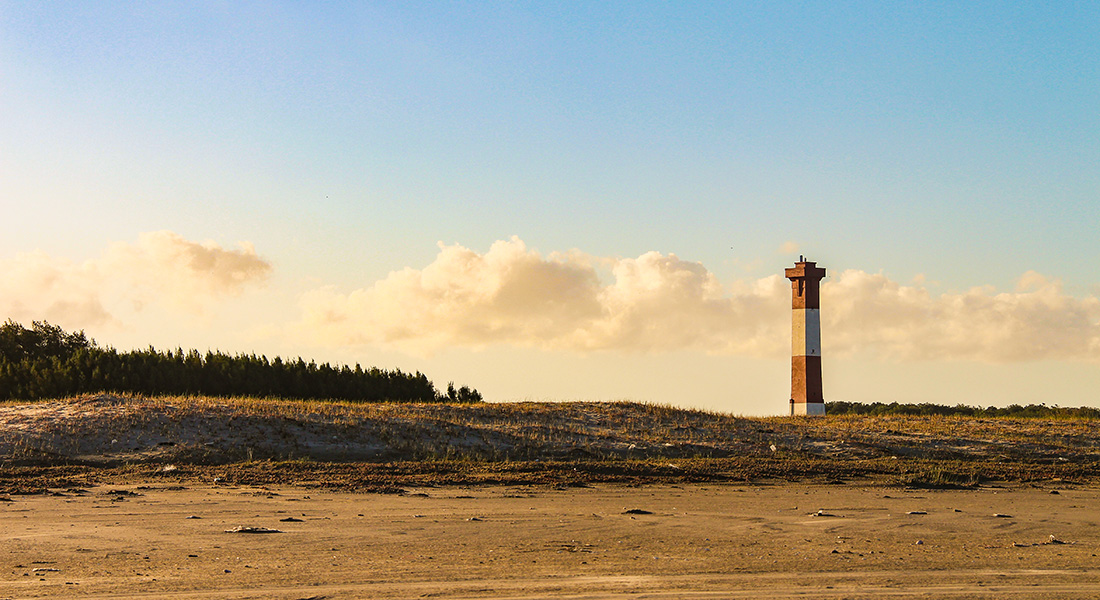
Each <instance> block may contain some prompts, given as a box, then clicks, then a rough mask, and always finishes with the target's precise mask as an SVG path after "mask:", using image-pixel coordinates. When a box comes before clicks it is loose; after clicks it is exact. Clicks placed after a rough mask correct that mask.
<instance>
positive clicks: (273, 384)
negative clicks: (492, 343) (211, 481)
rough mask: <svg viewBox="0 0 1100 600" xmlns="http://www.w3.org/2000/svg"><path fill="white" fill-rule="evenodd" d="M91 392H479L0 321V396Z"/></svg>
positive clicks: (462, 395) (423, 395)
mask: <svg viewBox="0 0 1100 600" xmlns="http://www.w3.org/2000/svg"><path fill="white" fill-rule="evenodd" d="M94 392H121V393H132V394H140V395H147V396H174V395H196V396H252V397H277V398H293V399H303V400H305V399H310V400H328V399H331V400H346V401H351V402H384V401H400V402H480V401H481V399H482V398H481V394H480V393H478V391H477V390H475V389H471V388H469V387H467V386H462V387H461V388H458V389H455V386H454V383H450V384H449V385H448V386H447V390H446V391H445V392H440V391H438V390H437V389H436V388H435V385H434V384H433V383H432V382H431V381H429V380H428V378H427V376H425V375H424V374H423V373H420V372H419V371H418V372H416V373H405V372H402V371H401V370H400V369H394V370H392V371H387V370H383V369H378V368H376V367H370V368H367V369H364V368H363V367H361V366H360V365H358V364H356V365H355V367H354V368H353V367H349V366H347V365H343V366H333V365H330V364H328V363H324V364H320V365H318V364H317V363H316V362H314V361H310V362H308V363H307V362H305V361H304V360H302V359H301V357H299V358H297V359H295V360H283V359H282V358H280V357H275V358H274V359H273V360H268V358H267V357H266V356H256V355H255V354H236V355H228V354H224V353H222V352H220V351H218V352H214V351H207V352H206V353H205V354H203V353H200V352H199V351H197V350H187V351H184V350H183V349H182V348H177V349H176V350H175V351H172V350H168V351H163V352H162V351H160V350H157V349H155V348H153V347H152V346H150V347H149V348H148V349H146V350H134V351H130V352H119V351H118V350H115V349H114V348H110V347H108V348H102V347H100V346H98V345H97V344H96V343H95V340H93V339H90V338H89V337H87V336H86V335H85V334H84V332H83V331H80V332H76V333H69V332H66V331H64V330H63V329H62V328H60V327H58V326H56V325H51V324H49V323H47V322H45V321H34V322H33V323H32V324H31V327H30V329H28V328H25V327H23V326H22V325H20V324H19V323H16V322H14V321H12V320H10V319H9V320H8V321H7V322H5V323H4V324H3V325H0V400H14V399H18V400H34V399H40V398H60V397H64V396H72V395H76V394H84V393H94Z"/></svg>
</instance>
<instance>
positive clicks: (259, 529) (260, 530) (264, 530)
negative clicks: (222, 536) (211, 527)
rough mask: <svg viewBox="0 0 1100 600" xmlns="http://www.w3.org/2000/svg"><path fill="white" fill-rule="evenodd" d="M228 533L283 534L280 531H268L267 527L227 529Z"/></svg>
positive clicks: (242, 526) (240, 526) (241, 526)
mask: <svg viewBox="0 0 1100 600" xmlns="http://www.w3.org/2000/svg"><path fill="white" fill-rule="evenodd" d="M225 532H226V533H282V531H279V530H278V529H268V528H267V527H246V526H244V525H239V526H237V527H234V528H233V529H226V530H225Z"/></svg>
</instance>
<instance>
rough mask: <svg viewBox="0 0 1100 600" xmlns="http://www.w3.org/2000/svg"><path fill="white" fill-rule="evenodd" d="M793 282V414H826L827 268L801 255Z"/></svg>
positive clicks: (790, 273) (790, 276) (789, 276)
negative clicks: (823, 321) (823, 386)
mask: <svg viewBox="0 0 1100 600" xmlns="http://www.w3.org/2000/svg"><path fill="white" fill-rule="evenodd" d="M785 274H786V276H787V279H790V280H791V309H792V313H793V315H792V317H793V318H792V320H791V415H792V416H793V415H824V414H825V398H824V396H822V395H821V312H820V311H821V300H820V293H819V290H820V287H821V279H822V278H823V277H825V269H823V268H821V267H818V266H817V263H814V262H810V261H807V260H806V259H805V257H802V256H799V257H798V262H796V263H795V264H794V268H792V269H786V270H785Z"/></svg>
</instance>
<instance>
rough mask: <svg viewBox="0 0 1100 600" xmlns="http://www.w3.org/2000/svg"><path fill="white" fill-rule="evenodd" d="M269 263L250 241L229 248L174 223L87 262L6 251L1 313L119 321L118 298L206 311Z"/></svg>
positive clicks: (64, 321)
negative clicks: (186, 233)
mask: <svg viewBox="0 0 1100 600" xmlns="http://www.w3.org/2000/svg"><path fill="white" fill-rule="evenodd" d="M270 270H271V266H270V265H269V264H268V263H267V262H266V261H264V260H263V259H262V258H260V257H259V256H257V255H256V252H255V250H254V249H253V248H252V247H251V245H248V244H241V247H240V248H239V249H236V250H227V249H224V248H222V247H221V246H219V245H218V244H216V243H214V242H209V241H208V242H202V243H198V242H192V241H189V240H186V239H184V238H182V237H180V236H179V235H177V234H175V233H172V232H169V231H157V232H152V233H143V234H141V235H140V236H139V237H138V240H137V242H136V243H126V242H118V243H114V244H112V245H110V246H109V247H108V248H107V249H106V250H105V251H104V252H103V254H102V255H101V256H99V257H98V258H94V259H91V260H87V261H84V262H80V263H76V262H73V261H71V260H69V259H66V258H59V257H53V256H50V255H48V254H45V253H43V252H39V251H36V252H31V253H24V254H18V255H16V256H15V257H14V258H9V259H0V311H2V312H0V314H2V315H3V317H4V318H11V319H15V320H17V321H23V322H26V321H30V320H42V319H45V320H48V321H50V322H52V323H56V324H58V325H62V326H64V327H69V328H83V327H88V326H95V325H102V324H106V323H115V322H118V320H119V315H118V314H117V313H118V312H119V310H118V308H117V307H118V306H127V307H128V308H130V309H138V310H140V309H141V308H142V307H144V306H145V305H147V304H161V305H165V306H167V307H169V308H173V309H184V310H187V311H189V312H192V313H201V312H202V311H203V310H204V309H205V308H206V307H207V306H208V305H209V303H210V302H212V301H214V300H216V299H217V298H219V297H223V296H226V295H235V294H238V293H240V291H241V290H242V289H243V288H244V286H246V285H248V284H251V283H255V282H259V281H262V280H264V279H265V278H266V277H267V275H268V274H269V272H270Z"/></svg>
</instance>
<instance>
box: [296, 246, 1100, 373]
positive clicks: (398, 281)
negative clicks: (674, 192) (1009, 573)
mask: <svg viewBox="0 0 1100 600" xmlns="http://www.w3.org/2000/svg"><path fill="white" fill-rule="evenodd" d="M597 266H600V267H601V269H599V270H598V269H597V268H596V267H597ZM777 270H778V269H777ZM601 272H606V275H605V277H604V278H603V279H601V277H600V275H599V273H601ZM789 294H790V284H789V282H788V281H787V280H786V279H784V278H783V277H782V276H780V275H778V274H777V275H773V276H769V277H765V278H762V279H758V280H755V281H742V282H736V283H734V284H733V285H731V286H723V285H722V284H721V283H720V282H719V281H718V280H717V278H716V277H715V275H714V274H713V273H711V272H709V271H708V270H707V269H706V268H705V267H704V266H703V265H702V264H700V263H697V262H689V261H684V260H681V259H679V258H678V257H676V256H675V255H672V254H669V255H664V254H661V253H659V252H648V253H646V254H643V255H641V256H639V257H637V258H600V257H593V256H589V255H586V254H584V253H581V252H579V251H572V252H569V253H553V254H550V255H549V256H546V257H543V256H541V255H540V254H539V253H537V252H535V251H533V250H530V249H528V248H527V247H526V245H525V244H524V243H523V242H522V241H521V240H520V239H519V238H516V237H513V238H511V239H510V240H506V241H498V242H496V243H494V244H493V245H492V247H491V248H490V249H489V251H488V252H486V253H484V254H479V253H477V252H474V251H473V250H470V249H468V248H464V247H462V246H458V245H453V246H445V245H442V244H441V245H440V251H439V254H438V255H437V257H436V259H435V260H434V261H433V262H432V263H431V264H430V265H428V266H427V267H425V268H423V269H412V268H406V269H404V270H401V271H396V272H393V273H390V275H389V276H387V277H386V278H384V279H382V280H380V281H377V282H375V283H373V284H371V285H370V286H368V287H365V288H362V289H359V290H355V291H353V292H351V293H341V292H339V291H337V290H336V289H334V288H331V287H326V288H319V289H315V290H312V291H310V292H308V293H306V294H304V295H303V296H302V298H301V305H302V310H303V318H302V321H301V322H300V323H299V324H298V327H299V328H300V329H302V330H304V331H305V332H307V333H308V334H309V335H310V336H311V337H312V338H313V339H314V340H315V341H319V342H321V343H325V344H336V345H356V344H378V345H383V346H388V347H393V348H397V349H400V350H403V351H406V352H411V353H417V354H428V353H432V352H434V351H438V350H440V349H443V348H447V347H467V348H481V347H485V346H488V345H495V344H500V345H513V346H523V347H539V348H546V349H554V350H566V351H578V352H586V351H593V350H613V351H628V352H630V351H637V352H662V351H673V350H683V349H694V350H701V351H705V352H709V353H716V354H730V355H743V356H755V357H782V356H785V355H786V353H787V352H788V351H789V347H790V346H789V342H788V336H789V332H790V322H789V319H790V300H789V297H790V296H789ZM822 317H823V326H822V327H823V337H824V339H823V343H824V350H825V352H826V353H829V354H831V355H834V356H844V355H850V354H852V353H855V352H868V353H872V354H873V355H877V356H882V357H888V358H893V359H898V360H903V359H904V360H908V359H960V360H981V361H1020V360H1039V359H1048V358H1052V359H1066V358H1070V359H1085V360H1095V359H1096V358H1098V357H1100V299H1097V298H1096V297H1094V296H1087V297H1083V298H1077V297H1073V296H1068V295H1066V294H1065V292H1064V291H1063V289H1062V286H1061V285H1060V283H1059V282H1057V281H1051V280H1048V279H1046V278H1044V277H1043V276H1041V275H1039V274H1037V273H1026V274H1025V275H1024V276H1023V277H1022V278H1021V280H1020V286H1019V289H1017V290H1016V291H1014V292H1011V293H1005V292H1000V293H999V292H997V291H996V290H994V289H991V288H975V289H972V290H969V291H966V292H963V293H946V294H932V293H930V292H929V290H928V289H927V288H926V287H922V283H921V282H920V280H918V281H917V282H916V283H914V285H910V286H903V285H899V284H898V283H897V282H894V281H892V280H890V279H888V278H887V277H885V276H884V275H881V274H871V273H866V272H863V271H855V270H848V271H842V272H839V273H837V274H834V275H832V276H830V277H829V278H828V279H826V283H824V285H823V288H822Z"/></svg>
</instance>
